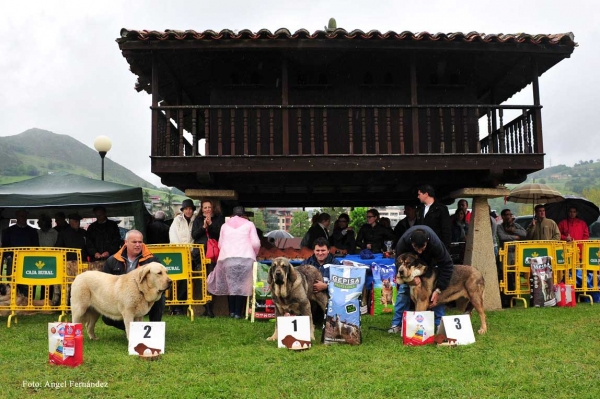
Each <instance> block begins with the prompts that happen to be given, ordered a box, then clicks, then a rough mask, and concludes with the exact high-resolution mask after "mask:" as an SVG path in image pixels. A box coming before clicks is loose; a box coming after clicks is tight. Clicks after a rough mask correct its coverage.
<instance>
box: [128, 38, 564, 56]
mask: <svg viewBox="0 0 600 399" xmlns="http://www.w3.org/2000/svg"><path fill="white" fill-rule="evenodd" d="M119 48H120V49H121V51H123V52H124V55H125V56H127V57H131V52H127V50H140V51H148V52H150V51H152V50H229V49H244V50H259V49H280V50H286V49H290V50H298V49H303V50H305V49H319V50H324V51H329V50H335V49H342V50H363V49H364V50H366V49H368V50H409V51H410V50H428V51H431V50H434V51H452V52H455V51H459V52H473V51H475V52H486V53H490V52H492V53H494V52H496V53H505V52H509V53H537V54H550V55H565V54H566V55H569V54H571V53H572V52H573V50H574V49H575V47H574V46H570V45H549V46H540V45H536V44H526V43H475V42H471V43H465V42H443V43H442V42H439V41H422V40H421V41H415V40H406V41H398V40H330V39H306V40H298V39H296V40H268V39H265V40H255V39H239V40H227V41H225V40H144V41H127V42H124V43H120V44H119ZM561 58H562V57H561Z"/></svg>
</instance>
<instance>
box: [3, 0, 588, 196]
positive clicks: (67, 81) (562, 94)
mask: <svg viewBox="0 0 600 399" xmlns="http://www.w3.org/2000/svg"><path fill="white" fill-rule="evenodd" d="M288 3H289V4H290V5H282V4H288ZM598 15H600V2H598V1H591V0H590V1H586V0H581V1H579V0H571V1H569V2H565V1H554V0H552V1H549V0H547V1H532V0H528V1H522V0H520V1H513V0H504V1H486V0H479V1H467V0H463V1H432V0H430V1H427V2H424V1H412V2H408V1H399V0H395V1H381V0H378V1H370V2H365V1H353V0H345V1H332V0H329V1H309V0H304V1H294V2H292V1H281V0H277V1H272V0H262V1H238V0H230V1H223V2H215V1H204V0H177V1H174V2H166V1H162V0H161V1H136V2H134V1H116V0H115V1H81V0H80V1H51V0H40V1H27V0H19V1H11V2H3V5H2V12H1V13H0V135H1V136H11V135H15V134H18V133H21V132H23V131H25V130H27V129H29V128H33V127H36V128H40V129H46V130H50V131H52V132H54V133H59V134H67V135H69V136H72V137H74V138H76V139H77V140H79V141H81V142H82V143H84V144H86V145H88V146H89V147H91V148H93V142H94V139H95V138H96V137H97V136H99V135H106V136H109V137H110V138H111V139H112V142H113V148H112V149H111V151H110V152H109V153H108V155H107V156H108V157H109V158H111V159H112V160H113V161H115V162H118V163H120V164H121V165H123V166H125V167H127V168H129V169H131V170H132V171H133V172H134V173H136V174H138V175H139V176H141V177H143V178H144V179H146V180H149V181H150V182H152V183H154V184H157V185H159V184H160V179H159V178H158V177H157V176H155V175H153V174H152V173H151V172H150V159H149V154H150V133H151V131H150V110H149V106H150V104H151V98H150V96H149V95H147V94H145V93H143V92H142V93H138V92H136V91H135V90H134V88H133V87H134V84H135V82H136V76H135V75H133V74H132V73H131V72H130V71H129V68H128V64H127V62H126V60H125V59H124V58H123V56H122V55H121V52H120V51H119V48H118V45H117V43H116V42H115V39H116V38H117V37H118V36H119V31H120V29H121V28H127V29H135V30H140V29H148V30H160V31H163V30H165V29H180V30H185V29H194V30H197V31H203V30H206V29H212V30H217V31H218V30H221V29H232V30H233V29H237V30H241V29H250V30H252V31H257V30H259V29H262V28H266V29H269V30H271V31H275V30H276V29H278V28H282V27H285V28H288V29H289V30H291V31H295V30H297V29H300V28H305V29H308V30H309V31H311V32H313V31H315V30H318V29H323V27H324V26H325V25H326V24H327V21H328V20H329V18H330V17H334V18H335V19H336V20H337V24H338V27H341V28H344V29H346V30H348V31H350V30H352V29H362V30H364V31H369V30H371V29H377V30H380V31H382V32H385V31H388V30H394V31H396V32H402V31H404V30H409V31H412V32H422V31H428V32H431V33H435V32H444V33H450V32H464V33H467V32H471V31H477V32H480V33H487V34H490V33H519V32H525V33H530V34H540V33H543V34H550V33H564V32H573V33H574V34H575V41H576V42H577V43H578V44H579V47H577V48H576V49H575V51H574V53H573V55H572V57H571V58H570V59H567V60H564V61H562V62H560V63H559V64H558V65H556V66H555V67H554V68H552V69H550V71H548V72H547V73H545V74H544V75H542V77H541V78H540V89H541V103H542V105H543V106H544V108H543V110H542V118H543V129H544V148H545V150H546V152H547V155H546V167H548V166H550V165H558V164H561V163H564V164H567V165H573V164H574V163H576V162H577V161H579V160H590V159H594V160H596V159H599V158H600V154H598V148H600V135H598V134H597V133H598V119H599V118H598V115H599V111H598V108H599V104H600V102H599V101H598V100H599V97H600V96H599V95H598V93H599V91H600V84H599V83H600V78H599V76H600V29H599V28H598V26H600V25H599V24H598V23H597V18H598ZM595 21H596V22H595ZM509 103H512V104H532V103H533V98H532V92H531V88H527V89H525V90H523V91H522V92H521V93H519V94H518V95H516V96H515V97H513V98H512V99H511V100H510V102H509ZM42 144H43V143H42Z"/></svg>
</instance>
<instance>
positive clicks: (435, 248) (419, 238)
mask: <svg viewBox="0 0 600 399" xmlns="http://www.w3.org/2000/svg"><path fill="white" fill-rule="evenodd" d="M405 252H412V253H413V254H416V255H418V256H419V259H421V260H422V261H423V262H425V263H426V264H427V266H428V268H427V271H426V273H425V274H424V275H423V276H422V277H429V276H431V274H432V273H433V270H434V269H437V280H436V282H435V287H436V288H435V290H434V291H433V293H432V294H431V303H430V307H431V308H432V310H433V312H434V315H435V326H436V327H438V326H439V325H440V321H441V318H442V316H444V314H445V305H443V304H442V305H437V298H438V295H439V294H441V293H442V291H443V290H445V289H446V288H447V287H448V284H449V283H450V279H451V278H452V273H453V271H454V264H453V263H452V258H451V257H450V253H449V252H448V249H446V246H445V245H444V244H443V243H442V241H441V240H440V239H439V237H438V236H437V235H436V234H435V232H434V231H433V230H432V229H431V228H429V227H427V226H425V225H416V226H413V227H411V228H409V229H408V230H406V232H405V233H404V234H403V235H402V237H400V240H398V244H397V245H396V255H397V256H400V255H401V254H403V253H405ZM420 283H421V279H420V278H419V277H415V279H414V280H413V281H412V282H411V284H414V285H419V284H420ZM409 306H410V287H409V286H408V285H407V284H400V286H399V287H398V295H396V304H395V305H394V318H393V319H392V327H390V329H389V330H388V332H389V333H398V332H401V331H402V314H403V312H404V311H407V310H408V309H409Z"/></svg>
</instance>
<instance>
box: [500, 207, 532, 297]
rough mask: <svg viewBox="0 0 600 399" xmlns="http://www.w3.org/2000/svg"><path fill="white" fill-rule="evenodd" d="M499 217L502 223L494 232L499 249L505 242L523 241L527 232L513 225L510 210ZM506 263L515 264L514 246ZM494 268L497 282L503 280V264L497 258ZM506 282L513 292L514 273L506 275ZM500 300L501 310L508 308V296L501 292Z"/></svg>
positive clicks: (513, 220)
mask: <svg viewBox="0 0 600 399" xmlns="http://www.w3.org/2000/svg"><path fill="white" fill-rule="evenodd" d="M500 216H501V217H502V223H499V224H498V225H497V226H496V231H497V233H498V242H499V244H500V246H501V247H504V243H505V242H512V241H519V240H524V239H525V238H526V237H527V231H526V230H525V229H524V228H523V227H522V226H521V225H520V224H518V223H515V219H514V217H513V214H512V212H511V210H510V209H508V208H507V209H503V210H502V212H500ZM507 261H508V263H507V264H508V265H514V264H515V247H514V246H509V247H508V253H507ZM496 268H497V270H498V281H501V280H502V279H504V267H503V264H502V263H501V262H500V259H499V258H496ZM507 280H508V281H507V284H508V289H509V290H514V289H515V277H514V273H510V274H508V276H507ZM500 299H501V301H502V307H503V308H507V307H510V296H508V295H506V294H504V293H503V292H501V293H500Z"/></svg>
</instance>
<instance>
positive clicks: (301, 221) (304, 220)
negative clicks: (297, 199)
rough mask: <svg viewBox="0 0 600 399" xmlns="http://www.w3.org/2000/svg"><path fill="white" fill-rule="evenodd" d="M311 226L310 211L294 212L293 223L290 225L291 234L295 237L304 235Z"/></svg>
mask: <svg viewBox="0 0 600 399" xmlns="http://www.w3.org/2000/svg"><path fill="white" fill-rule="evenodd" d="M309 228H310V219H309V218H308V212H304V211H299V212H292V224H291V225H290V234H291V235H293V236H294V237H304V234H305V233H306V232H307V231H308V229H309Z"/></svg>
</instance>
